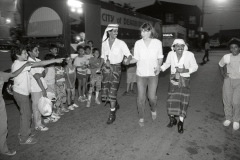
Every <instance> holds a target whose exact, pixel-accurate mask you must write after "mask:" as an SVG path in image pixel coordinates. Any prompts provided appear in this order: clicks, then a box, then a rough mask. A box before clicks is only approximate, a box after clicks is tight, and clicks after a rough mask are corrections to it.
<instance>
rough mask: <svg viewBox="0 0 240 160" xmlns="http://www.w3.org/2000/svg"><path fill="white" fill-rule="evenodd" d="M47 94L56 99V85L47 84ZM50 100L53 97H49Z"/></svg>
mask: <svg viewBox="0 0 240 160" xmlns="http://www.w3.org/2000/svg"><path fill="white" fill-rule="evenodd" d="M46 91H47V93H50V94H49V95H51V96H53V95H55V97H56V88H55V84H47V90H46ZM48 98H49V99H52V97H51V98H50V97H48Z"/></svg>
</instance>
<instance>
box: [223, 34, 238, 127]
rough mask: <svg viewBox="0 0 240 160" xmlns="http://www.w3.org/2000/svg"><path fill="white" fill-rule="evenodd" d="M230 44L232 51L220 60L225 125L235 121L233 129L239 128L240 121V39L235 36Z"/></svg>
mask: <svg viewBox="0 0 240 160" xmlns="http://www.w3.org/2000/svg"><path fill="white" fill-rule="evenodd" d="M228 46H229V48H230V51H231V53H229V54H225V55H224V56H223V57H222V59H221V60H220V62H219V66H220V71H221V74H222V76H223V78H224V83H223V104H224V112H225V118H226V120H225V121H224V122H223V125H224V126H229V125H230V124H231V122H233V129H234V130H238V129H239V121H240V98H239V97H240V54H239V53H240V40H239V39H236V38H233V39H231V40H230V41H229V42H228ZM225 66H226V67H225ZM226 69H227V70H226Z"/></svg>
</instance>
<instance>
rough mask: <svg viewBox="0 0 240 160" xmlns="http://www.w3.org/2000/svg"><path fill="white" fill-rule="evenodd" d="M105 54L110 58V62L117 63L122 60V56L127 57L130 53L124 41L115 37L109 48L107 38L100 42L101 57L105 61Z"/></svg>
mask: <svg viewBox="0 0 240 160" xmlns="http://www.w3.org/2000/svg"><path fill="white" fill-rule="evenodd" d="M107 55H108V59H109V60H110V64H118V63H121V62H122V60H123V57H124V56H126V57H128V56H130V55H131V53H130V51H129V49H128V47H127V45H126V43H125V42H124V41H122V40H119V39H117V38H116V39H115V41H114V42H113V44H112V47H111V48H110V46H109V41H108V39H107V40H106V41H104V42H103V43H102V55H101V58H103V59H104V61H105V62H106V60H107Z"/></svg>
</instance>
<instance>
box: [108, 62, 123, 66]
mask: <svg viewBox="0 0 240 160" xmlns="http://www.w3.org/2000/svg"><path fill="white" fill-rule="evenodd" d="M110 65H112V66H121V63H116V64H110Z"/></svg>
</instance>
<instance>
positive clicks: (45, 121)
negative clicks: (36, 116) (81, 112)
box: [43, 117, 58, 123]
mask: <svg viewBox="0 0 240 160" xmlns="http://www.w3.org/2000/svg"><path fill="white" fill-rule="evenodd" d="M43 121H44V123H50V122H57V121H58V119H57V118H53V117H48V118H46V119H44V120H43Z"/></svg>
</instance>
